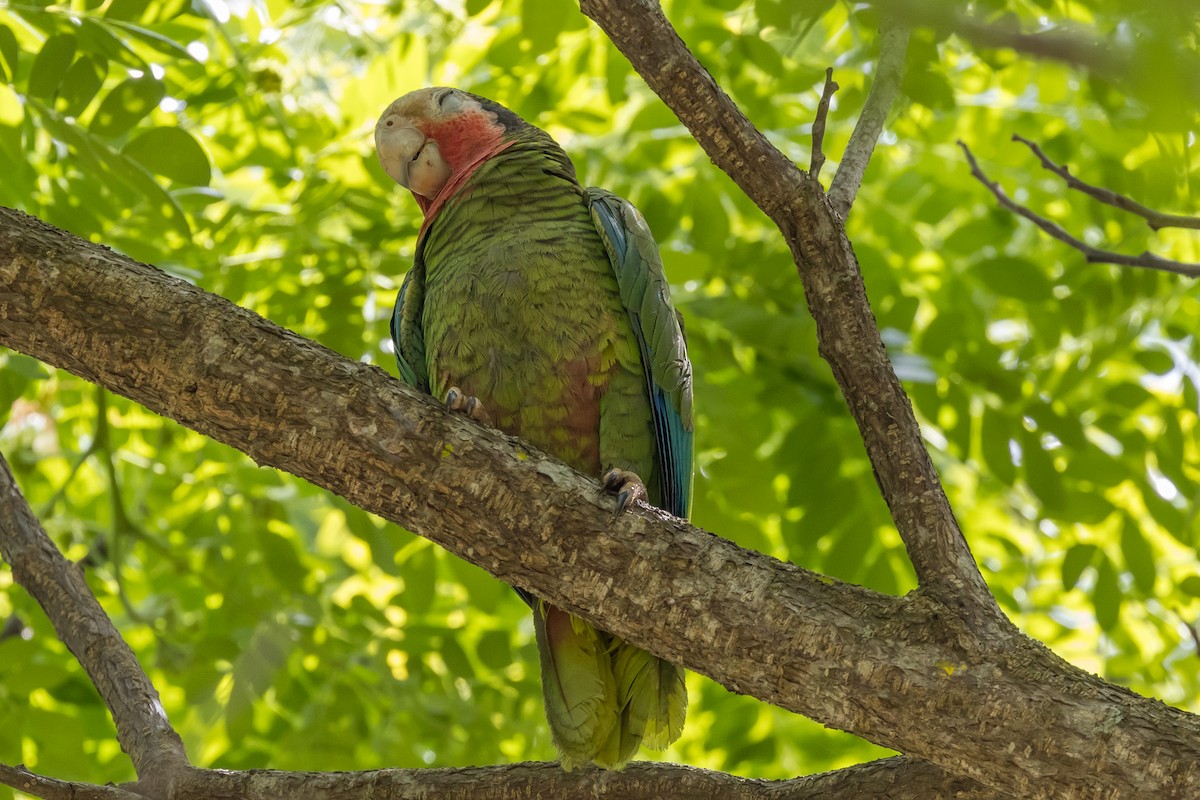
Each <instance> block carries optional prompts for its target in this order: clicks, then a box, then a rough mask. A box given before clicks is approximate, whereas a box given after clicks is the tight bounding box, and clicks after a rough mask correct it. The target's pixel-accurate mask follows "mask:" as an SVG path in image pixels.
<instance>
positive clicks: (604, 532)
mask: <svg viewBox="0 0 1200 800" xmlns="http://www.w3.org/2000/svg"><path fill="white" fill-rule="evenodd" d="M0 343H3V344H5V345H7V346H9V347H12V348H14V349H17V350H20V351H21V352H24V353H27V354H29V355H32V356H34V357H37V358H40V359H42V360H43V361H45V362H47V363H49V364H52V365H55V366H58V367H63V368H67V369H70V370H71V371H72V372H75V373H76V374H78V375H81V376H83V377H85V378H87V379H89V380H92V381H95V382H98V383H100V384H101V385H103V386H105V387H107V388H109V389H111V390H112V391H114V392H117V393H120V394H123V395H125V396H127V397H129V398H131V399H133V400H135V401H137V402H140V403H142V404H144V405H146V406H147V407H148V408H150V409H151V410H153V411H155V412H157V413H159V414H162V415H164V416H168V417H171V418H173V419H177V420H180V421H181V422H183V423H184V424H187V425H189V426H190V427H192V428H194V429H196V430H198V431H200V432H202V433H204V434H207V435H209V436H212V437H213V438H215V439H218V440H219V441H222V442H225V443H227V444H230V445H231V446H233V447H236V448H238V449H240V450H242V451H244V452H246V453H248V454H250V455H251V456H252V457H253V458H255V459H256V460H257V461H258V462H259V463H261V464H264V465H272V466H276V467H278V468H281V469H285V470H287V471H289V472H292V473H294V474H296V475H299V476H301V477H303V478H305V479H307V480H309V481H311V482H313V483H314V484H317V485H320V486H323V487H326V488H328V489H330V490H331V491H335V492H337V493H339V494H341V495H343V496H345V497H346V498H347V499H349V500H350V501H351V502H353V503H355V504H357V505H359V506H361V507H362V508H365V509H367V510H368V511H372V512H374V513H377V514H379V515H381V516H383V517H386V518H388V519H391V520H394V521H396V522H398V523H400V524H402V525H405V526H406V527H408V528H409V529H410V530H414V531H415V532H417V533H420V534H421V535H424V536H427V537H428V538H430V539H432V540H433V541H435V542H437V543H439V544H441V545H442V546H444V547H446V548H447V549H449V550H451V551H452V552H454V553H456V554H458V555H460V556H461V557H463V558H466V559H468V560H470V561H472V562H474V563H476V564H478V565H480V566H481V567H483V568H485V569H487V570H489V571H491V572H492V573H493V574H495V575H497V576H498V577H500V578H502V579H504V580H507V581H509V582H512V583H515V584H517V585H520V586H523V587H525V588H527V589H529V590H531V591H533V592H534V593H535V594H538V595H540V596H542V597H545V598H547V599H549V600H550V601H552V602H554V603H555V604H557V605H560V606H562V607H565V608H567V609H569V610H571V611H573V612H576V613H579V614H581V615H582V616H584V617H586V618H588V619H590V620H592V621H593V622H596V623H598V624H599V625H601V626H602V627H604V628H605V629H607V630H611V631H614V632H615V633H617V634H619V635H621V636H623V637H625V638H628V639H630V640H631V641H633V642H635V643H637V644H639V645H642V646H644V647H646V648H647V649H649V650H651V651H652V652H655V653H656V654H658V655H661V656H663V657H666V658H669V659H672V660H674V661H677V662H680V663H682V664H684V665H685V666H687V667H689V668H691V669H693V670H696V671H698V672H701V673H704V674H706V675H709V676H710V677H712V678H714V679H715V680H718V681H720V682H721V683H723V684H724V685H726V686H728V687H730V688H731V689H734V690H735V691H740V692H743V693H746V694H751V695H754V696H756V697H759V698H761V699H764V700H767V701H769V702H772V703H775V704H777V705H779V706H781V707H783V708H787V709H790V710H793V711H796V712H798V713H802V714H805V715H807V716H810V717H812V718H814V719H817V720H819V721H821V722H823V723H825V724H826V725H829V726H831V727H836V728H840V729H843V730H848V731H850V732H852V733H856V734H858V735H860V736H863V737H864V738H867V739H870V740H871V741H874V742H877V743H879V744H882V745H884V746H889V747H893V748H895V749H897V750H900V751H901V752H904V753H906V754H909V755H912V756H915V757H918V758H921V759H924V760H927V761H930V762H933V763H934V764H937V765H939V766H940V767H942V768H943V769H945V770H946V771H947V772H949V773H951V774H954V775H958V776H964V777H970V778H973V779H975V780H978V781H980V782H981V783H983V784H985V785H988V786H991V787H992V788H994V789H998V790H1002V791H1005V792H1008V793H1011V794H1013V795H1017V796H1026V797H1047V798H1048V797H1078V798H1085V797H1086V798H1091V797H1096V798H1099V797H1105V798H1111V797H1130V798H1135V797H1136V798H1140V797H1149V796H1155V797H1189V796H1195V795H1196V794H1197V793H1198V792H1200V719H1197V718H1196V717H1194V716H1191V715H1188V714H1185V713H1183V712H1181V711H1179V710H1177V709H1173V708H1170V707H1167V706H1164V705H1163V704H1161V703H1158V702H1156V701H1152V700H1147V699H1145V698H1141V697H1138V696H1137V695H1134V694H1133V693H1131V692H1129V691H1127V690H1125V689H1122V688H1120V687H1117V686H1113V685H1110V684H1107V683H1105V682H1103V681H1101V680H1100V679H1099V678H1096V677H1095V676H1092V675H1088V674H1086V673H1083V672H1081V671H1079V670H1077V669H1075V668H1073V667H1071V666H1070V665H1068V664H1066V663H1064V662H1063V661H1061V660H1060V659H1058V658H1057V657H1055V656H1054V655H1053V654H1052V653H1050V652H1049V651H1047V650H1046V649H1045V648H1043V647H1042V646H1041V645H1039V644H1037V643H1036V642H1033V641H1031V640H1029V639H1026V638H1025V637H1023V636H1021V635H1020V634H1019V633H1017V632H1016V631H1015V630H1013V629H1011V628H1006V629H1005V633H1004V635H1002V636H995V635H994V633H993V632H992V631H982V632H981V631H979V630H978V629H977V628H975V627H973V625H972V617H971V616H970V615H966V616H963V615H960V614H959V612H958V610H957V609H956V607H955V606H953V605H949V606H948V605H945V604H942V603H939V602H938V601H937V600H936V599H934V598H931V597H929V596H926V595H921V594H914V595H910V596H908V597H905V598H892V597H886V596H883V595H879V594H875V593H873V592H870V591H867V590H865V589H861V588H858V587H854V586H848V585H845V584H842V583H839V582H837V581H833V580H830V579H828V578H824V577H821V576H818V575H814V574H813V573H810V572H808V571H806V570H803V569H801V568H799V567H796V566H794V565H791V564H784V563H781V562H779V561H776V560H774V559H771V558H768V557H766V556H763V555H761V554H758V553H753V552H749V551H746V550H743V549H741V548H738V547H736V546H734V545H733V544H731V543H729V542H727V541H724V540H722V539H719V538H717V537H715V536H712V535H711V534H708V533H705V532H704V531H701V530H698V529H696V528H694V527H691V526H689V525H688V524H687V523H685V522H684V521H682V520H678V519H674V518H669V517H666V516H665V515H662V514H660V513H656V512H654V511H652V510H650V509H647V508H642V509H638V510H636V511H634V512H633V513H629V514H625V515H622V516H619V517H615V518H614V517H613V515H612V509H613V501H612V500H611V499H608V498H604V497H602V496H601V495H600V492H599V489H598V487H597V486H596V484H595V483H594V482H593V481H590V480H588V479H586V478H584V477H583V476H581V475H579V474H578V473H575V472H572V471H571V470H569V469H567V468H566V467H564V466H562V465H561V464H559V463H558V462H555V461H553V460H551V459H549V458H547V457H545V456H543V455H541V454H539V453H537V452H536V451H533V450H531V449H529V448H528V447H526V446H524V445H522V444H520V443H519V442H517V441H515V440H513V439H511V438H509V437H506V436H503V435H502V434H499V433H498V432H495V431H491V430H487V429H481V428H479V427H478V426H475V425H474V424H472V423H470V422H468V421H466V420H464V419H462V418H460V417H458V416H451V415H447V414H446V413H445V412H444V411H443V409H442V408H441V407H440V405H438V404H437V403H435V402H433V401H431V400H430V399H429V398H427V397H425V396H422V395H419V394H417V393H415V392H412V391H410V390H408V389H407V388H405V387H403V386H402V385H401V384H399V383H398V382H397V381H394V380H392V379H390V378H389V377H388V376H387V375H386V374H385V373H383V372H382V371H381V370H379V369H377V368H375V367H371V366H367V365H363V364H360V363H356V362H353V361H349V360H347V359H345V358H342V357H340V356H338V355H336V354H334V353H332V352H331V351H329V350H327V349H325V348H323V347H320V346H319V345H316V344H314V343H312V342H308V341H306V340H304V339H302V338H300V337H298V336H296V335H295V334H292V333H289V332H288V331H285V330H283V329H281V328H279V327H278V326H275V325H273V324H272V323H270V322H268V321H266V320H263V319H262V318H260V317H258V316H257V315H255V314H253V313H251V312H249V311H246V310H245V309H241V308H238V307H236V306H234V305H232V304H230V303H228V302H227V301H225V300H222V299H221V298H219V297H215V296H213V295H210V294H207V293H205V292H203V291H202V290H200V289H198V288H196V287H194V286H192V285H190V284H187V283H185V282H183V281H181V280H178V279H175V278H172V277H170V276H168V275H165V274H163V273H161V272H159V271H157V270H155V269H153V268H151V267H147V266H145V265H141V264H137V263H136V262H132V261H130V260H129V259H126V258H124V257H122V256H120V255H117V254H115V253H112V252H111V251H109V250H107V249H106V248H103V247H100V246H97V245H94V244H91V243H88V242H85V241H83V240H80V239H77V238H75V237H73V236H70V235H69V234H66V233H64V232H62V231H59V230H57V229H54V228H52V227H50V226H48V225H45V224H44V223H41V222H39V221H37V220H35V219H33V218H31V217H27V216H25V215H24V214H21V213H20V212H14V211H10V210H0Z"/></svg>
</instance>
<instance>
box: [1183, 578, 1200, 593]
mask: <svg viewBox="0 0 1200 800" xmlns="http://www.w3.org/2000/svg"><path fill="white" fill-rule="evenodd" d="M1179 591H1181V592H1183V593H1184V594H1187V595H1191V596H1192V597H1200V575H1188V576H1187V577H1186V578H1184V579H1183V580H1181V581H1180V582H1179Z"/></svg>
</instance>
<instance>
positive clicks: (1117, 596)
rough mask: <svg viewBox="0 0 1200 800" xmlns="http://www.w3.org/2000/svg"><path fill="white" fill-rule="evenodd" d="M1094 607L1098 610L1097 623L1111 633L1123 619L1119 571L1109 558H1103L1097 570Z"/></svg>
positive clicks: (1093, 591) (1093, 594)
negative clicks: (1118, 578)
mask: <svg viewBox="0 0 1200 800" xmlns="http://www.w3.org/2000/svg"><path fill="white" fill-rule="evenodd" d="M1092 605H1093V606H1095V608H1096V622H1097V623H1099V625H1100V629H1101V630H1105V631H1111V630H1112V629H1113V628H1115V627H1116V626H1117V622H1118V621H1119V620H1120V617H1121V586H1120V584H1119V583H1118V582H1117V571H1116V569H1114V568H1113V563H1112V562H1111V561H1109V559H1108V556H1102V557H1101V559H1100V565H1099V567H1098V568H1097V569H1096V586H1095V587H1094V588H1093V589H1092Z"/></svg>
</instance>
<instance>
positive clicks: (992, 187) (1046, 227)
mask: <svg viewBox="0 0 1200 800" xmlns="http://www.w3.org/2000/svg"><path fill="white" fill-rule="evenodd" d="M1027 144H1028V142H1027ZM958 146H959V147H961V148H962V150H963V153H965V154H966V157H967V163H968V164H970V165H971V174H972V175H974V176H975V178H976V179H977V180H978V181H979V182H980V183H982V184H983V185H984V186H986V187H987V188H988V190H989V191H990V192H991V193H992V194H993V195H995V197H996V200H997V201H998V202H999V203H1000V205H1001V206H1003V207H1004V208H1007V209H1008V210H1009V211H1012V212H1013V213H1014V214H1017V215H1019V216H1022V217H1024V218H1025V219H1027V220H1029V221H1030V222H1032V223H1033V224H1034V225H1037V226H1038V227H1039V228H1041V229H1042V230H1043V231H1045V232H1046V233H1048V234H1049V235H1050V236H1052V237H1053V238H1055V239H1058V240H1059V241H1060V242H1063V243H1065V244H1068V245H1070V246H1071V247H1073V248H1074V249H1076V250H1078V251H1079V252H1080V253H1082V254H1083V257H1084V258H1085V259H1087V261H1088V263H1089V264H1118V265H1120V266H1125V267H1142V268H1144V269H1154V270H1160V271H1162V272H1173V273H1175V274H1176V275H1185V276H1187V277H1189V278H1195V277H1197V276H1200V264H1191V263H1187V262H1183V261H1173V260H1171V259H1169V258H1163V257H1162V256H1159V255H1155V254H1154V253H1149V252H1146V253H1142V254H1141V255H1136V256H1131V255H1125V254H1124V253H1114V252H1112V251H1109V250H1101V249H1099V248H1096V247H1092V246H1091V245H1090V244H1088V243H1087V242H1084V241H1082V240H1080V239H1077V238H1075V237H1074V236H1072V235H1071V234H1070V233H1068V232H1067V230H1066V229H1065V228H1063V227H1062V226H1061V225H1059V224H1058V223H1055V222H1051V221H1050V220H1048V219H1046V218H1045V217H1043V216H1041V215H1040V214H1037V213H1035V212H1033V211H1031V210H1029V209H1028V208H1026V207H1025V206H1023V205H1021V204H1020V203H1018V202H1017V201H1015V200H1013V199H1012V198H1011V197H1009V196H1008V194H1007V193H1005V191H1004V190H1003V189H1002V188H1000V184H998V183H996V182H995V181H993V180H990V179H989V178H988V176H987V175H985V174H984V172H983V169H981V168H980V166H979V162H978V161H976V160H975V156H974V154H972V153H971V149H970V148H969V147H967V145H966V143H965V142H962V141H961V140H960V141H959V143H958Z"/></svg>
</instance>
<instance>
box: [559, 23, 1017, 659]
mask: <svg viewBox="0 0 1200 800" xmlns="http://www.w3.org/2000/svg"><path fill="white" fill-rule="evenodd" d="M580 5H581V6H582V8H583V12H584V13H585V14H586V15H587V16H589V17H591V18H592V19H593V20H595V21H596V23H597V24H598V25H599V26H600V27H601V28H603V29H604V31H605V33H607V34H608V36H609V38H610V39H612V41H613V43H614V44H616V46H617V47H618V48H619V49H620V50H621V52H622V53H624V54H625V56H626V57H627V58H628V59H629V61H630V63H631V64H632V65H633V67H634V69H635V70H637V72H638V73H639V74H640V75H641V76H642V77H643V78H644V79H645V80H646V82H647V83H648V84H649V85H650V88H652V89H653V90H654V91H655V93H657V94H658V96H659V97H660V98H662V100H663V102H665V103H666V104H667V106H668V107H670V109H671V110H672V111H673V112H675V115H676V116H677V117H679V120H680V121H681V122H682V123H683V124H684V125H686V126H687V127H688V129H689V130H690V131H691V132H692V135H693V136H695V138H696V141H697V142H699V143H700V145H701V146H702V147H703V148H704V150H705V152H706V153H708V155H709V157H711V158H712V160H713V163H715V164H716V165H717V166H719V167H720V168H721V169H722V170H724V171H725V172H726V173H727V174H728V175H729V176H730V177H731V178H732V179H733V181H734V182H735V183H737V185H738V186H739V187H740V188H741V189H742V191H743V192H745V193H746V195H747V196H748V197H749V198H750V199H751V200H753V201H754V202H755V204H757V205H758V207H759V208H761V209H762V210H763V212H765V213H766V214H767V216H769V217H770V218H771V220H772V221H773V222H774V223H775V224H776V225H777V226H778V227H779V230H780V232H781V233H782V234H783V237H784V240H785V241H786V242H787V243H788V246H789V247H790V248H791V251H792V257H793V259H794V260H795V262H796V266H797V268H798V270H799V273H800V280H801V282H802V283H803V284H804V291H805V295H806V297H807V299H808V304H809V309H810V310H811V311H812V315H813V319H814V321H815V322H816V328H817V346H818V350H819V352H820V353H821V356H822V357H823V358H824V359H825V360H826V361H827V362H829V365H830V367H831V368H832V370H833V375H834V378H835V379H836V380H837V382H838V386H839V387H840V388H841V390H842V394H843V395H844V396H845V398H846V401H847V403H848V404H849V407H850V413H851V415H852V416H853V417H854V421H855V422H856V423H857V425H858V429H859V432H860V433H861V434H862V437H863V442H864V444H865V445H866V449H867V455H868V457H869V458H870V460H871V466H872V468H873V469H874V472H875V478H876V480H877V481H878V482H879V487H880V491H881V492H882V494H883V498H884V500H885V501H886V502H887V504H888V507H889V509H890V510H891V513H892V518H893V520H895V522H896V528H897V530H898V531H899V533H900V537H901V539H902V540H903V541H904V545H905V548H906V549H907V551H908V555H909V558H910V559H911V560H912V563H913V569H914V571H915V572H916V574H917V580H918V582H919V583H920V585H921V589H922V591H923V592H925V593H927V594H928V595H929V596H931V597H935V598H936V599H937V600H938V601H939V602H942V603H945V604H947V606H948V607H951V608H954V609H956V614H958V615H968V616H970V617H971V620H972V622H971V625H972V626H973V627H974V629H975V630H977V631H979V632H980V633H981V634H985V633H990V634H991V635H993V636H995V637H999V638H1004V637H1006V636H1008V635H1010V633H1011V626H1010V624H1009V623H1008V621H1007V620H1006V619H1005V618H1004V616H1003V614H1001V613H1000V610H999V608H998V607H997V606H996V601H995V599H994V598H993V597H992V595H991V592H990V591H989V590H988V588H987V584H986V583H984V581H983V576H982V575H980V573H979V568H978V567H977V566H976V564H975V560H974V558H973V557H972V556H971V550H970V548H969V547H967V542H966V539H965V538H963V535H962V531H961V530H960V529H959V527H958V521H957V520H956V519H955V518H954V512H953V511H952V510H951V508H950V503H949V501H948V500H947V499H946V494H945V492H944V491H943V490H942V485H941V481H940V480H939V479H938V476H937V471H936V470H935V469H934V467H933V462H932V461H931V460H930V458H929V452H928V451H927V450H926V449H925V443H924V440H923V438H922V436H921V429H920V427H919V426H918V425H917V420H916V417H915V416H914V414H913V410H912V404H911V403H910V402H909V400H908V396H907V395H906V394H905V393H904V389H903V387H901V385H900V381H899V379H898V378H897V377H896V373H895V370H893V369H892V365H891V361H890V359H889V358H888V355H887V350H886V349H885V348H884V345H883V341H882V339H880V336H879V328H878V326H877V325H876V324H875V318H874V315H873V314H872V312H871V305H870V302H869V301H868V300H867V293H866V288H865V287H864V286H863V282H862V273H861V272H860V271H859V269H858V261H857V259H856V258H855V256H854V250H853V248H852V247H851V245H850V240H849V239H847V238H846V231H845V227H844V224H843V222H842V220H841V219H840V218H839V216H838V215H837V213H836V212H834V210H833V207H832V205H830V204H829V203H828V202H827V200H826V198H825V193H824V190H823V189H822V188H821V185H820V183H818V182H817V181H815V180H813V179H812V177H811V176H810V175H807V174H805V173H803V172H801V171H800V170H799V169H797V168H796V166H795V165H794V164H792V162H791V161H789V160H788V159H787V158H786V157H785V156H784V155H783V154H782V153H780V152H779V150H777V149H776V148H775V147H774V146H773V145H772V144H771V143H770V142H769V141H767V139H766V137H764V136H763V135H762V133H761V132H760V131H759V130H758V129H757V128H755V127H754V125H753V124H752V123H751V122H750V121H749V120H748V119H746V117H745V115H743V114H742V112H741V111H740V110H739V109H738V107H737V106H736V105H735V104H734V103H733V101H732V100H730V99H729V96H728V95H726V94H725V92H724V91H722V89H721V87H720V86H718V85H717V83H716V81H714V80H713V78H712V76H711V75H709V74H708V71H707V70H705V69H704V67H703V66H701V65H700V62H698V61H697V60H696V58H695V57H694V56H693V55H692V54H691V52H690V51H689V50H688V49H687V46H686V45H685V44H684V43H683V41H682V40H681V39H680V38H679V35H678V34H677V33H676V32H675V29H674V28H673V27H671V23H670V22H668V21H667V19H666V17H664V16H663V13H662V9H661V8H659V7H658V4H657V3H655V2H653V0H582V2H581V4H580Z"/></svg>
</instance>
